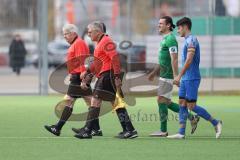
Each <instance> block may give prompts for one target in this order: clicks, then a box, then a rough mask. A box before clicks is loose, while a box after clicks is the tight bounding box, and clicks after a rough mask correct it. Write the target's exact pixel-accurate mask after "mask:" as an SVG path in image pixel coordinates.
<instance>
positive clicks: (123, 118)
mask: <svg viewBox="0 0 240 160" xmlns="http://www.w3.org/2000/svg"><path fill="white" fill-rule="evenodd" d="M116 112H117V116H118V119H119V122H120V124H121V126H122V129H123V131H134V130H135V128H134V127H133V124H132V122H131V119H130V117H129V115H128V112H127V109H126V108H118V109H117V110H116Z"/></svg>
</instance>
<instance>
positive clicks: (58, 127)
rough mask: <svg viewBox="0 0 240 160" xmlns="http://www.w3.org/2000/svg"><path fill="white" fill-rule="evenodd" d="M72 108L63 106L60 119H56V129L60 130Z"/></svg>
mask: <svg viewBox="0 0 240 160" xmlns="http://www.w3.org/2000/svg"><path fill="white" fill-rule="evenodd" d="M72 110H73V109H72V108H70V107H68V106H65V107H64V109H63V112H62V115H61V118H60V120H59V121H58V123H57V124H56V128H57V129H58V130H61V129H62V127H63V125H64V124H65V123H66V121H67V120H68V119H69V117H70V116H71V114H72Z"/></svg>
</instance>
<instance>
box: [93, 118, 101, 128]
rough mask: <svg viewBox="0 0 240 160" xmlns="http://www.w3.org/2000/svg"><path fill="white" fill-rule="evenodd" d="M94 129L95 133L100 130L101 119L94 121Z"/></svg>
mask: <svg viewBox="0 0 240 160" xmlns="http://www.w3.org/2000/svg"><path fill="white" fill-rule="evenodd" d="M93 129H94V130H95V131H98V130H100V125H99V118H97V119H94V120H93Z"/></svg>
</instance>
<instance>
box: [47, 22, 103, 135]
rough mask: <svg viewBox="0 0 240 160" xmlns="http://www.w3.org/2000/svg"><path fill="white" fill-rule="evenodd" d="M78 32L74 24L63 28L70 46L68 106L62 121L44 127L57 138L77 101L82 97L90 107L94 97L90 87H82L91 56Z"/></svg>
mask: <svg viewBox="0 0 240 160" xmlns="http://www.w3.org/2000/svg"><path fill="white" fill-rule="evenodd" d="M77 32H78V28H77V27H76V26H75V25H74V24H66V25H65V26H64V27H63V36H64V38H65V40H66V41H67V42H68V43H69V44H70V47H69V49H68V52H67V57H66V59H67V68H68V73H69V75H70V84H69V87H68V91H67V94H66V95H65V96H64V102H65V104H66V106H65V107H64V109H63V112H62V115H61V118H60V120H59V121H58V122H57V123H56V124H55V125H50V126H48V125H45V126H44V127H45V128H46V129H47V130H48V131H49V132H51V133H52V134H54V135H56V136H59V135H60V133H61V129H62V127H63V125H64V124H65V122H66V121H67V120H68V119H69V117H70V116H71V114H72V110H73V106H74V103H75V101H76V99H77V98H81V97H82V98H83V99H84V100H85V102H86V103H87V105H88V106H89V105H90V101H91V97H92V90H91V88H90V87H88V89H87V90H85V91H84V92H83V91H82V89H81V87H80V84H81V82H82V78H83V75H85V73H86V68H85V67H84V61H85V59H86V58H87V57H89V55H90V54H89V49H88V46H87V44H86V43H85V41H83V40H82V39H81V38H80V37H79V36H78V33H77ZM93 131H95V130H93ZM96 133H97V134H99V135H102V133H101V131H100V130H98V131H95V132H94V133H93V135H95V134H96Z"/></svg>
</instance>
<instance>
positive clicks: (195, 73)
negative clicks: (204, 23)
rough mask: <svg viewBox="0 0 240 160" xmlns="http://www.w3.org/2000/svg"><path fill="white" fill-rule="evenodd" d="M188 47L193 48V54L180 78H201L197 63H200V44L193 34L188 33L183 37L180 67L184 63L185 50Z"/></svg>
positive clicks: (185, 57)
mask: <svg viewBox="0 0 240 160" xmlns="http://www.w3.org/2000/svg"><path fill="white" fill-rule="evenodd" d="M188 48H194V49H195V54H194V57H193V61H192V63H191V65H190V66H189V68H188V69H187V70H186V72H185V74H184V75H183V77H182V80H194V79H201V76H200V70H199V64H200V46H199V42H198V40H197V38H196V37H195V36H193V35H191V34H190V35H188V36H187V37H185V41H184V46H183V51H182V67H183V66H184V64H185V61H186V59H187V51H188Z"/></svg>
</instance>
